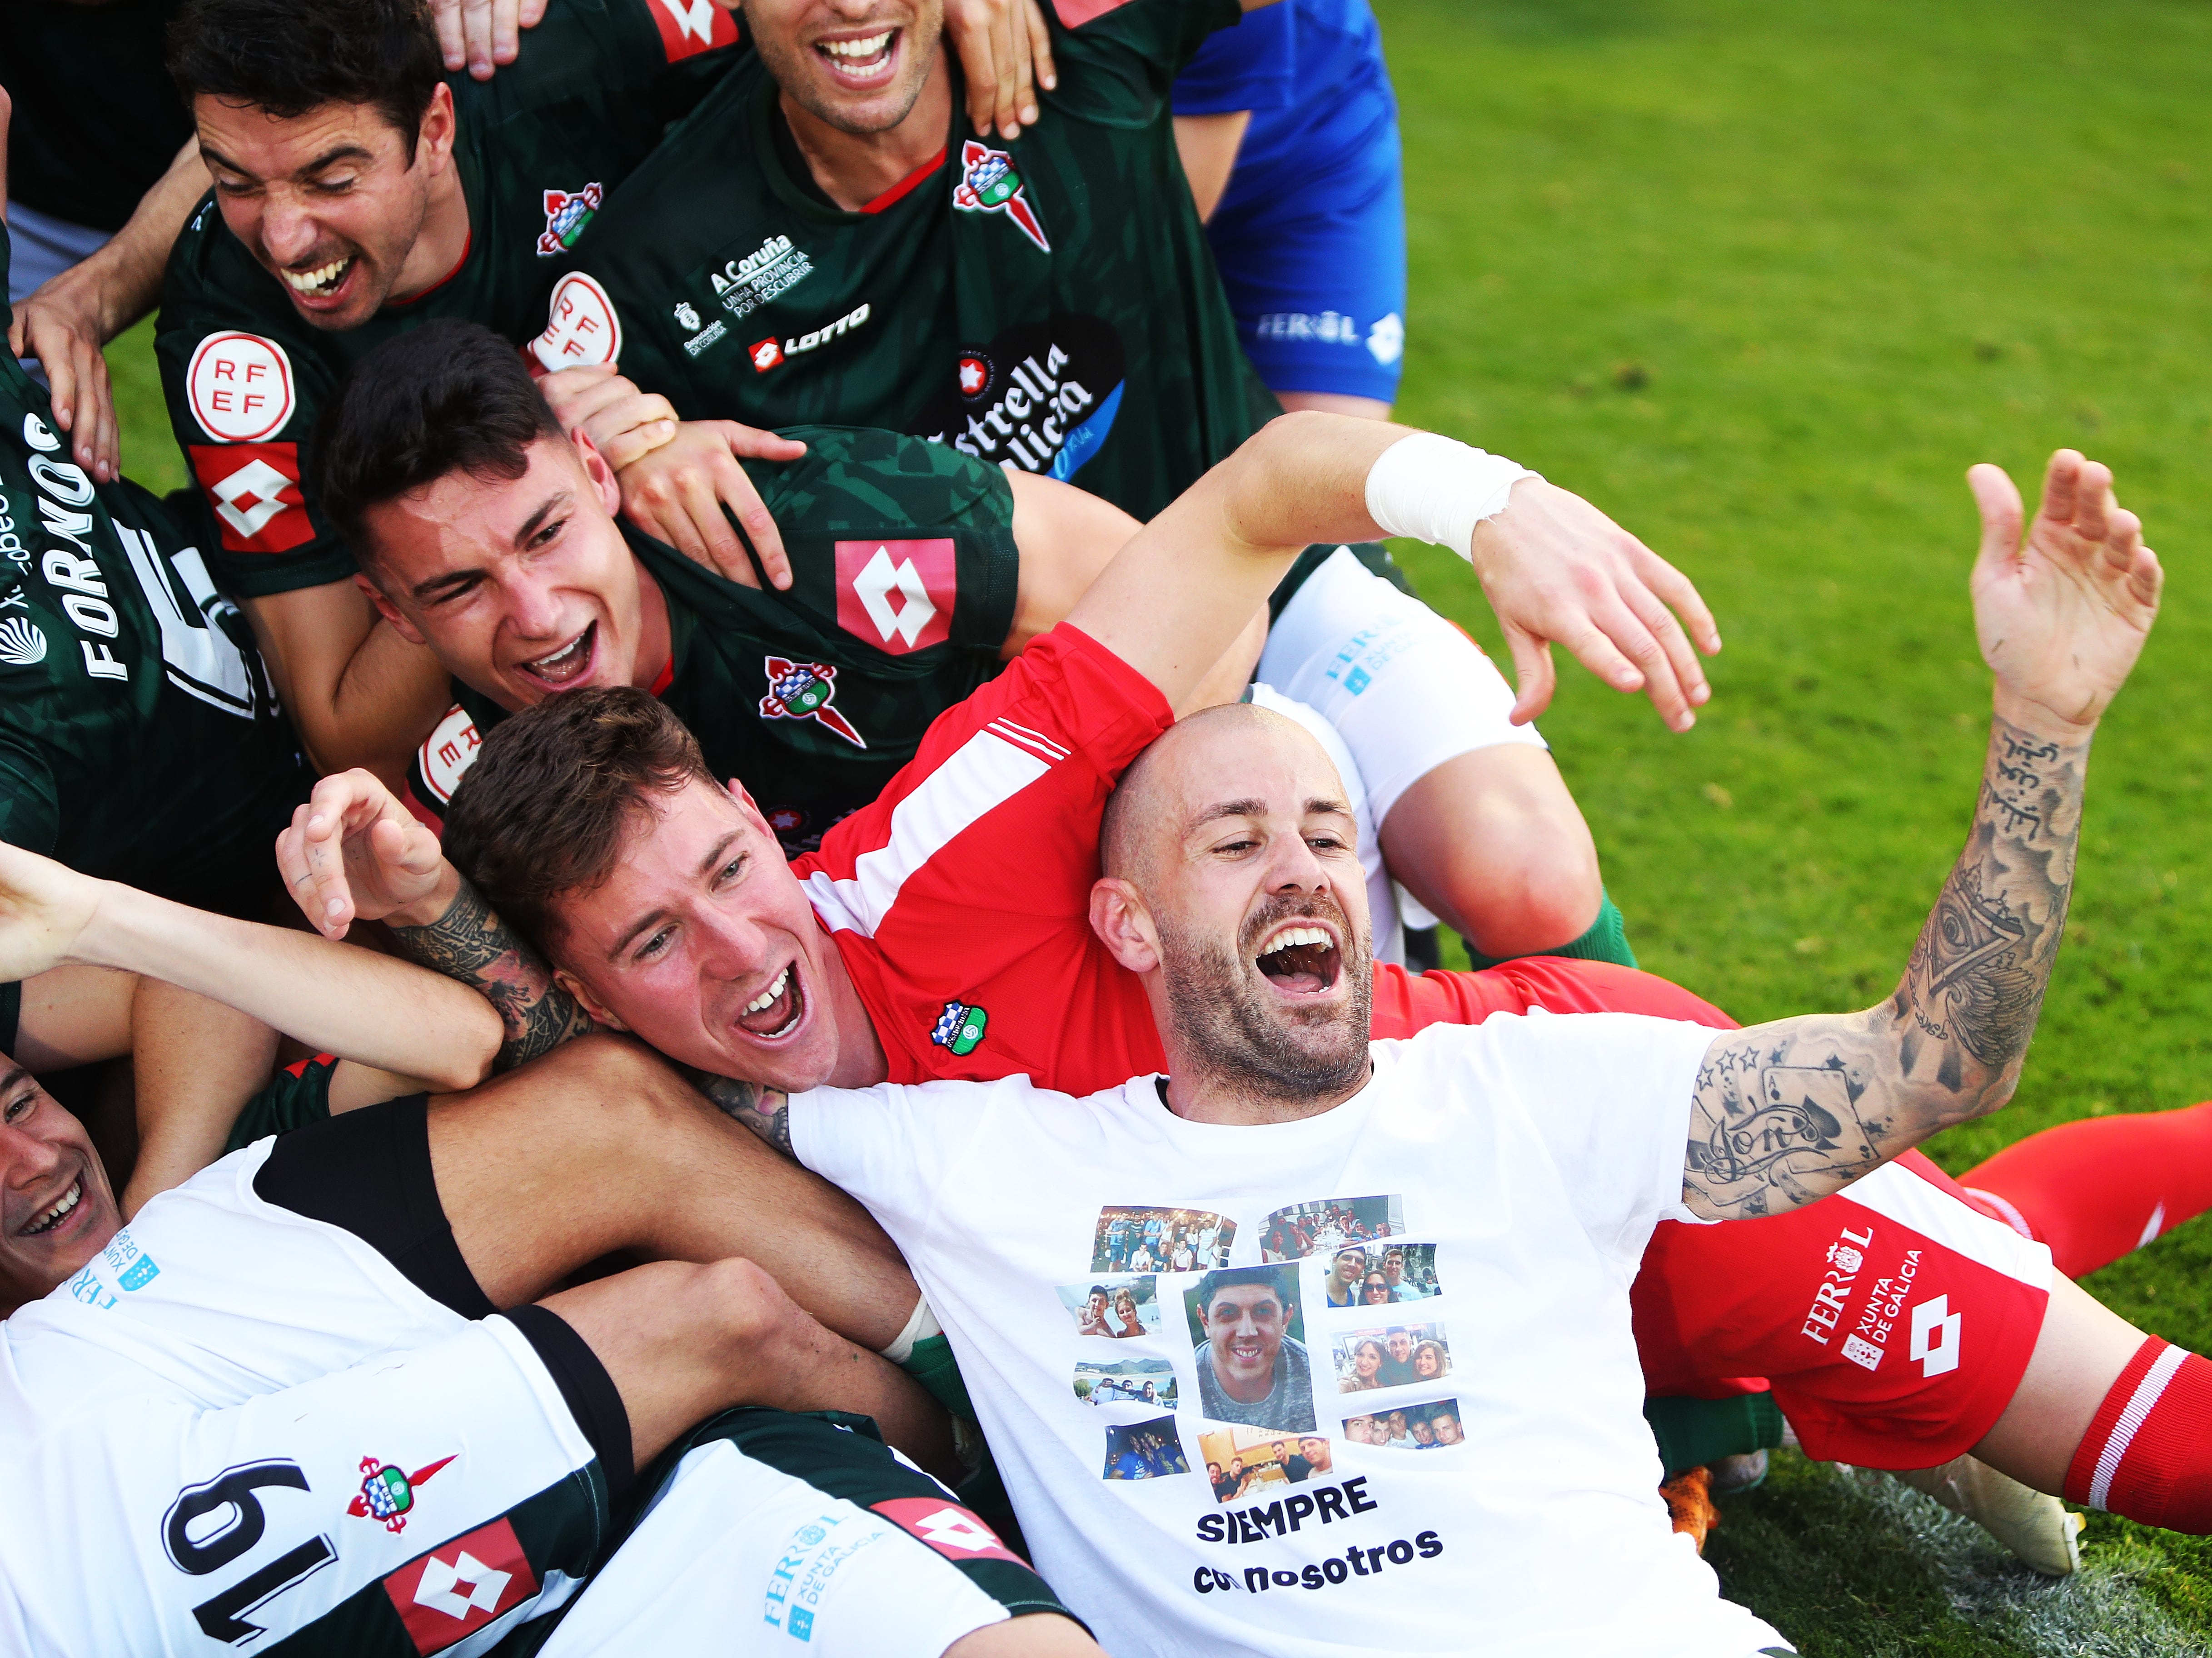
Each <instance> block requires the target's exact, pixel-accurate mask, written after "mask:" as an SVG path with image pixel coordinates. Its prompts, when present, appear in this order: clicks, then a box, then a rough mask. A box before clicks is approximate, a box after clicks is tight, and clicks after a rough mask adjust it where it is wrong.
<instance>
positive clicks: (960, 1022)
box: [929, 1002, 991, 1058]
mask: <svg viewBox="0 0 2212 1658" xmlns="http://www.w3.org/2000/svg"><path fill="white" fill-rule="evenodd" d="M990 1025H991V1015H989V1014H988V1013H987V1012H985V1011H984V1010H983V1009H981V1008H971V1007H969V1005H968V1004H967V1003H965V1002H948V1003H945V1011H944V1012H943V1013H942V1014H940V1015H938V1020H937V1027H936V1028H935V1029H933V1031H931V1032H930V1033H929V1039H930V1040H931V1041H933V1042H934V1043H935V1044H936V1045H938V1046H939V1047H940V1048H950V1049H951V1051H953V1052H954V1053H957V1054H958V1055H959V1056H961V1058H967V1056H968V1055H969V1054H971V1053H973V1052H975V1048H976V1045H978V1044H979V1043H981V1041H982V1039H983V1033H984V1032H985V1031H987V1030H988V1029H989V1028H990Z"/></svg>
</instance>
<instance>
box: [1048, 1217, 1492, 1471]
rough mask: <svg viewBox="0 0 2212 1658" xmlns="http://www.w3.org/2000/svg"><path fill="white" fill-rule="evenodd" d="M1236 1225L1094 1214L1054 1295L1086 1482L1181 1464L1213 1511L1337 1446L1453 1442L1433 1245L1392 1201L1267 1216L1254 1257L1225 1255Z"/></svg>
mask: <svg viewBox="0 0 2212 1658" xmlns="http://www.w3.org/2000/svg"><path fill="white" fill-rule="evenodd" d="M1237 1234H1238V1228H1237V1222H1236V1221H1235V1220H1234V1219H1233V1218H1231V1217H1229V1216H1222V1215H1218V1214H1215V1213H1213V1212H1212V1211H1211V1210H1203V1209H1184V1208H1175V1207H1171V1206H1166V1205H1147V1204H1109V1205H1108V1206H1106V1207H1105V1208H1103V1209H1102V1210H1100V1211H1099V1214H1098V1219H1097V1226H1096V1228H1095V1229H1094V1231H1093V1234H1092V1240H1091V1261H1090V1264H1089V1276H1088V1277H1085V1278H1083V1279H1081V1280H1080V1281H1079V1282H1075V1283H1064V1284H1061V1285H1060V1286H1059V1289H1058V1293H1059V1295H1060V1303H1061V1305H1062V1306H1064V1307H1065V1308H1066V1309H1067V1314H1068V1317H1069V1318H1070V1320H1072V1321H1073V1325H1074V1332H1075V1334H1076V1336H1077V1338H1078V1341H1077V1344H1076V1348H1077V1356H1076V1358H1075V1361H1074V1367H1073V1377H1072V1386H1073V1393H1074V1396H1075V1398H1076V1399H1077V1400H1078V1401H1079V1403H1081V1404H1082V1405H1085V1406H1087V1407H1089V1408H1091V1410H1093V1411H1097V1413H1098V1417H1099V1420H1100V1428H1101V1437H1102V1441H1103V1443H1102V1445H1101V1447H1100V1464H1099V1466H1100V1477H1101V1478H1105V1479H1109V1480H1121V1479H1158V1478H1166V1477H1169V1476H1172V1475H1180V1474H1186V1473H1192V1472H1196V1473H1199V1474H1200V1475H1201V1476H1202V1477H1203V1478H1204V1479H1205V1480H1206V1483H1207V1484H1210V1485H1211V1486H1212V1489H1213V1494H1214V1498H1215V1500H1216V1501H1217V1502H1218V1503H1233V1502H1237V1501H1239V1500H1241V1499H1244V1498H1248V1497H1253V1496H1258V1495H1260V1494H1261V1493H1263V1492H1264V1491H1265V1490H1266V1489H1267V1487H1269V1486H1271V1485H1295V1484H1304V1483H1305V1482H1307V1481H1310V1480H1316V1479H1323V1480H1325V1479H1328V1478H1334V1476H1335V1474H1336V1472H1337V1468H1336V1460H1337V1448H1338V1447H1339V1446H1340V1445H1343V1444H1349V1445H1353V1446H1360V1447H1365V1448H1380V1449H1387V1450H1394V1451H1395V1450H1405V1451H1413V1450H1434V1449H1441V1448H1449V1447H1451V1446H1455V1445H1458V1444H1460V1443H1461V1442H1462V1438H1463V1435H1462V1427H1461V1422H1460V1410H1459V1401H1458V1399H1457V1398H1456V1396H1455V1393H1454V1391H1453V1388H1452V1383H1451V1375H1452V1364H1453V1359H1452V1349H1451V1340H1450V1336H1449V1332H1448V1331H1447V1329H1446V1325H1445V1320H1444V1318H1443V1301H1442V1300H1441V1297H1442V1296H1443V1283H1442V1281H1441V1280H1440V1279H1439V1277H1438V1276H1437V1246H1436V1245H1435V1244H1434V1243H1431V1242H1423V1241H1419V1240H1413V1239H1409V1238H1408V1237H1407V1226H1406V1216H1405V1200H1404V1198H1401V1197H1399V1196H1396V1195H1383V1196H1374V1197H1361V1198H1316V1199H1312V1200H1310V1201H1307V1202H1303V1203H1297V1204H1290V1205H1288V1206H1286V1207H1284V1208H1281V1209H1278V1210H1273V1212H1272V1213H1270V1214H1268V1215H1267V1216H1266V1218H1265V1219H1264V1220H1262V1221H1261V1222H1260V1223H1259V1227H1258V1235H1257V1238H1256V1240H1248V1249H1249V1242H1250V1241H1256V1242H1257V1244H1258V1246H1259V1251H1258V1253H1259V1258H1260V1259H1259V1262H1258V1264H1256V1265H1243V1266H1231V1265H1230V1262H1231V1253H1232V1252H1233V1250H1234V1249H1235V1247H1236V1243H1237ZM1245 1259H1246V1260H1247V1261H1248V1262H1249V1260H1250V1259H1251V1258H1250V1255H1249V1253H1248V1254H1247V1255H1246V1257H1245ZM1121 1343H1127V1344H1131V1345H1129V1346H1127V1347H1120V1348H1117V1346H1116V1345H1115V1344H1121ZM1185 1355H1188V1360H1189V1368H1188V1369H1185V1368H1184V1365H1183V1358H1184V1356H1185ZM1370 1394H1371V1395H1373V1396H1374V1397H1373V1398H1372V1399H1370V1398H1368V1397H1367V1395H1370ZM1186 1421H1188V1422H1190V1423H1191V1428H1190V1430H1189V1431H1188V1433H1186V1432H1185V1431H1184V1429H1182V1427H1180V1426H1179V1423H1183V1422H1186ZM1193 1453H1195V1460H1194V1458H1193Z"/></svg>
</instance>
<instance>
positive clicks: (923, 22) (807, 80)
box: [753, 5, 945, 138]
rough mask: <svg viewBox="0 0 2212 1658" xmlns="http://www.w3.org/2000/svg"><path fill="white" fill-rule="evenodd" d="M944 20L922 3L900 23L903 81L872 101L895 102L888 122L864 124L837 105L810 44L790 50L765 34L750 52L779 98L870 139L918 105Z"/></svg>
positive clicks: (933, 63) (757, 34)
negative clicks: (911, 16)
mask: <svg viewBox="0 0 2212 1658" xmlns="http://www.w3.org/2000/svg"><path fill="white" fill-rule="evenodd" d="M944 26H945V16H944V13H943V11H942V10H941V9H937V8H933V7H930V6H927V5H923V6H921V7H918V8H917V9H916V15H915V19H914V21H912V22H911V23H908V24H904V25H899V26H896V27H903V28H904V29H905V31H906V39H905V40H902V41H901V42H900V46H901V48H902V50H903V51H904V52H906V53H907V54H908V57H907V63H906V73H907V76H908V80H907V83H906V84H905V85H904V86H902V87H895V88H891V89H890V91H889V92H886V93H878V94H874V95H875V96H876V97H889V98H891V99H892V100H893V101H894V107H895V109H896V113H894V114H892V115H890V117H889V118H888V119H872V120H866V121H862V120H859V119H855V118H854V115H853V113H852V112H851V110H850V108H849V107H848V106H847V105H845V104H842V103H841V102H839V101H837V99H836V95H835V94H833V93H832V92H831V91H830V90H829V88H827V87H826V86H825V85H824V84H823V81H822V79H821V78H820V76H821V74H822V71H821V70H820V67H819V65H818V64H816V63H815V62H813V61H812V59H813V58H814V57H815V52H814V50H813V48H812V47H811V46H792V45H791V43H790V42H788V41H787V40H781V39H779V40H770V39H769V36H768V35H767V34H766V33H765V32H763V31H760V30H756V31H754V34H753V50H754V51H755V52H757V53H758V54H759V56H760V59H761V62H762V63H763V64H766V65H767V67H768V72H769V75H770V76H772V77H773V78H774V79H775V83H776V85H777V86H778V87H780V88H782V91H783V95H784V96H785V97H787V98H788V99H790V100H791V101H792V102H793V103H794V104H797V105H798V106H799V108H801V109H803V110H805V112H806V113H808V114H809V115H811V116H812V117H813V118H814V119H816V120H817V121H819V122H821V123H822V124H823V125H824V126H826V127H830V128H832V129H834V130H835V131H839V132H842V133H844V134H846V135H847V136H848V137H855V138H866V137H872V136H874V135H875V134H877V133H879V132H889V131H892V130H894V129H895V128H896V127H897V126H899V125H901V124H902V122H904V121H905V119H906V118H907V117H908V116H909V115H911V114H913V113H914V107H915V105H916V104H918V103H920V102H921V92H922V88H924V87H926V86H927V85H928V84H929V77H930V76H931V75H932V74H933V73H934V72H935V70H936V68H937V53H938V46H939V44H940V42H941V41H942V40H943V39H944Z"/></svg>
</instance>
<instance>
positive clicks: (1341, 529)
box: [1200, 411, 1413, 549]
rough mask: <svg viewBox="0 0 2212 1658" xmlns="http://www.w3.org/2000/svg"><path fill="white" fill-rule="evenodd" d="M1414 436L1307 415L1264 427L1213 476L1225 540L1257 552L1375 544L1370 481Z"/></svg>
mask: <svg viewBox="0 0 2212 1658" xmlns="http://www.w3.org/2000/svg"><path fill="white" fill-rule="evenodd" d="M1411 436H1413V430H1412V429H1411V428H1409V427H1405V426H1396V425H1392V424H1389V422H1387V421H1376V420H1357V419H1353V418H1351V417H1349V416H1346V415H1328V414H1320V413H1316V412H1314V411H1305V412H1303V413H1299V414H1288V415H1284V416H1282V417H1280V418H1278V419H1275V420H1272V421H1270V422H1268V423H1267V425H1266V426H1264V427H1262V428H1261V430H1260V431H1259V432H1258V433H1256V434H1255V436H1252V437H1250V438H1249V439H1248V440H1246V442H1245V443H1244V444H1243V447H1242V448H1239V449H1238V450H1237V452H1236V454H1232V455H1231V456H1230V457H1229V459H1228V460H1225V461H1223V462H1222V463H1221V465H1220V466H1217V467H1216V468H1214V470H1213V472H1212V474H1210V480H1209V481H1212V482H1215V483H1217V484H1218V485H1219V487H1220V498H1219V503H1218V510H1219V513H1220V521H1221V526H1222V528H1223V530H1224V532H1225V533H1226V534H1227V535H1228V536H1230V537H1231V538H1233V539H1234V542H1236V543H1237V544H1241V545H1243V546H1248V547H1251V548H1255V549H1258V548H1274V547H1282V546H1296V547H1304V546H1309V545H1310V544H1311V543H1313V542H1316V541H1372V540H1376V539H1379V538H1380V537H1381V535H1382V533H1383V531H1382V529H1381V528H1380V527H1379V526H1377V525H1376V522H1375V520H1374V519H1373V518H1372V517H1371V516H1370V515H1369V514H1368V510H1367V474H1368V473H1369V472H1371V471H1372V470H1374V466H1375V463H1376V461H1377V460H1381V459H1382V458H1383V453H1384V451H1386V450H1387V449H1389V448H1391V447H1392V446H1393V445H1394V444H1395V443H1397V442H1400V441H1401V439H1404V438H1407V437H1411ZM1204 487H1206V485H1205V484H1204V483H1201V485H1200V488H1204Z"/></svg>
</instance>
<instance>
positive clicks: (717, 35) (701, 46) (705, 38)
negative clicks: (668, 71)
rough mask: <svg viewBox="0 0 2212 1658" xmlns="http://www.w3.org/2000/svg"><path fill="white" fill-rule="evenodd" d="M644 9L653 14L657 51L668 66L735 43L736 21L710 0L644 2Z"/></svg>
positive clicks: (736, 33)
mask: <svg viewBox="0 0 2212 1658" xmlns="http://www.w3.org/2000/svg"><path fill="white" fill-rule="evenodd" d="M645 9H647V11H649V12H651V13H652V14H653V22H654V24H655V25H656V26H657V27H659V30H660V49H661V51H663V52H665V53H666V54H667V55H668V61H669V62H670V63H671V64H679V63H681V62H683V61H684V59H685V58H696V56H698V54H699V53H701V52H712V51H713V50H714V48H715V47H716V46H735V45H737V43H738V25H737V20H736V19H735V18H733V17H732V16H731V15H730V14H729V13H728V12H726V11H724V10H723V9H721V8H720V6H718V5H716V4H715V3H714V0H645Z"/></svg>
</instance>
